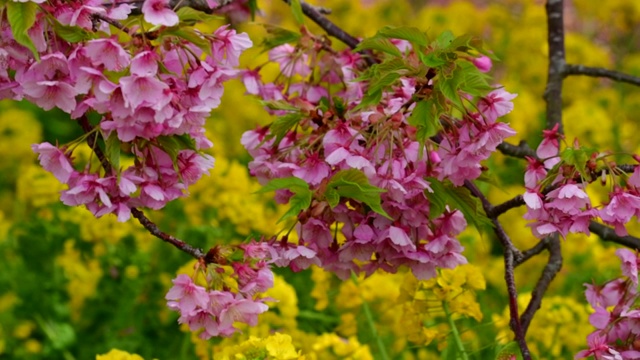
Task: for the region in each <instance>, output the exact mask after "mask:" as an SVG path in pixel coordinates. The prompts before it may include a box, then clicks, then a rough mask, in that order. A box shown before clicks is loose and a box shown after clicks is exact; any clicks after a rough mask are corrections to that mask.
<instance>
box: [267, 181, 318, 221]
mask: <svg viewBox="0 0 640 360" xmlns="http://www.w3.org/2000/svg"><path fill="white" fill-rule="evenodd" d="M281 189H286V190H289V191H291V192H292V193H293V196H292V197H291V198H290V199H289V206H290V207H289V210H288V211H287V212H286V213H285V214H284V215H282V217H281V218H280V219H279V220H278V223H279V222H281V221H282V220H285V219H287V218H290V217H296V216H298V214H299V213H300V211H302V210H305V209H308V208H309V206H311V199H312V197H313V192H312V191H311V190H310V189H309V184H307V182H306V181H304V180H302V179H300V178H297V177H288V178H282V179H273V180H271V181H269V182H268V183H267V184H266V185H264V186H263V187H262V189H260V190H258V191H257V192H256V193H257V194H262V193H266V192H270V191H276V190H281Z"/></svg>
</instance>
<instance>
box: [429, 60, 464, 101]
mask: <svg viewBox="0 0 640 360" xmlns="http://www.w3.org/2000/svg"><path fill="white" fill-rule="evenodd" d="M463 80H464V78H463V76H462V74H461V72H460V71H459V70H458V69H455V70H454V71H453V73H452V74H451V77H449V78H447V77H444V76H443V77H438V81H436V84H435V85H436V86H435V88H436V90H438V91H440V92H441V93H442V95H444V97H445V98H447V100H449V101H451V102H452V103H454V104H455V105H457V106H458V107H460V108H461V107H462V99H461V98H460V94H458V90H459V89H460V83H461V82H462V81H463Z"/></svg>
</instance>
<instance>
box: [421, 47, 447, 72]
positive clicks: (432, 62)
mask: <svg viewBox="0 0 640 360" xmlns="http://www.w3.org/2000/svg"><path fill="white" fill-rule="evenodd" d="M418 55H419V56H420V61H422V63H423V64H425V65H427V66H429V67H432V68H438V67H441V66H443V65H445V64H446V63H447V61H446V60H444V59H442V58H441V57H440V52H439V51H433V52H430V53H428V54H426V55H424V54H422V53H418Z"/></svg>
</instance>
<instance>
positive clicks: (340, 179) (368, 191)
mask: <svg viewBox="0 0 640 360" xmlns="http://www.w3.org/2000/svg"><path fill="white" fill-rule="evenodd" d="M333 191H335V193H337V194H338V195H339V196H340V197H343V198H348V199H353V200H357V201H360V202H361V203H363V204H366V205H367V206H369V207H370V208H371V210H373V211H375V212H377V213H378V214H380V215H382V216H384V217H386V218H388V219H391V217H390V216H389V214H387V212H386V211H384V209H383V208H382V206H381V205H380V201H381V200H380V193H383V192H386V190H384V189H380V188H379V187H375V186H373V185H371V184H369V179H367V177H366V176H365V175H364V173H363V172H362V171H360V170H356V169H349V170H341V171H338V172H337V173H336V174H335V175H333V177H331V181H329V183H328V184H327V190H326V191H325V197H327V192H328V193H329V196H328V197H327V201H328V202H329V205H332V204H333V205H332V207H333V206H335V205H338V202H337V201H335V200H336V195H335V194H334V193H333Z"/></svg>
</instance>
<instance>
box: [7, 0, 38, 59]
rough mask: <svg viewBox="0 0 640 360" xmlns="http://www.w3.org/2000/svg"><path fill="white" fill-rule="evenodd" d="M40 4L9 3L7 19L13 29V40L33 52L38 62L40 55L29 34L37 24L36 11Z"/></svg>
mask: <svg viewBox="0 0 640 360" xmlns="http://www.w3.org/2000/svg"><path fill="white" fill-rule="evenodd" d="M37 9H38V4H36V3H34V2H13V1H10V2H8V3H7V19H8V20H9V25H10V27H11V33H12V34H13V38H14V39H15V40H16V41H17V42H18V43H19V44H20V45H23V46H26V47H27V48H29V50H31V52H32V53H33V56H34V57H35V58H36V60H40V55H39V54H38V50H36V46H35V45H34V44H33V41H32V40H31V37H29V34H27V32H28V31H29V29H31V27H32V26H33V24H35V22H36V10H37Z"/></svg>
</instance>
